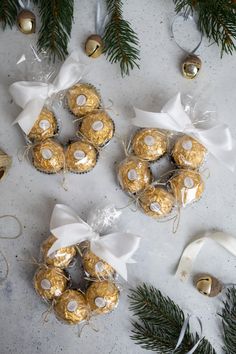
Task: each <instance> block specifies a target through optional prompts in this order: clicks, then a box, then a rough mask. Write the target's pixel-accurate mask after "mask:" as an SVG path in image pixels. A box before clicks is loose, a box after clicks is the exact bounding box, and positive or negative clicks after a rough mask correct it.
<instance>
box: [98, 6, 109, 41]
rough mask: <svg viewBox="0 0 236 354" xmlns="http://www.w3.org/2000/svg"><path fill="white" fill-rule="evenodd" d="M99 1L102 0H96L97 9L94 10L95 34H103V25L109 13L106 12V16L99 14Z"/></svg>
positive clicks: (104, 25)
mask: <svg viewBox="0 0 236 354" xmlns="http://www.w3.org/2000/svg"><path fill="white" fill-rule="evenodd" d="M101 1H102V0H98V1H97V10H96V18H95V31H96V34H98V35H99V36H101V37H102V36H103V34H104V31H105V27H106V24H107V21H108V17H109V15H108V14H107V15H106V16H102V15H101V12H102V11H101Z"/></svg>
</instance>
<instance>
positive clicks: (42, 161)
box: [32, 139, 65, 174]
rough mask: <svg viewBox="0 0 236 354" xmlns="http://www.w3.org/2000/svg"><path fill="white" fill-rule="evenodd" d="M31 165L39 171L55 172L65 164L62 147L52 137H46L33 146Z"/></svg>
mask: <svg viewBox="0 0 236 354" xmlns="http://www.w3.org/2000/svg"><path fill="white" fill-rule="evenodd" d="M32 155H33V165H34V166H35V168H36V169H37V170H39V171H41V172H45V173H49V174H51V173H57V172H59V171H60V170H62V169H63V168H64V166H65V156H64V150H63V147H62V146H61V145H60V144H59V143H57V142H56V141H54V140H52V139H46V140H44V141H42V142H40V143H38V144H36V145H35V146H34V147H33V151H32Z"/></svg>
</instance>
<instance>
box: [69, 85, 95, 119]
mask: <svg viewBox="0 0 236 354" xmlns="http://www.w3.org/2000/svg"><path fill="white" fill-rule="evenodd" d="M67 103H68V108H69V110H70V111H71V112H72V113H73V114H74V115H75V116H77V117H82V116H84V115H86V114H89V113H91V112H93V111H95V110H97V109H98V108H99V107H100V104H101V97H100V95H99V93H98V91H97V90H96V89H95V87H93V86H92V85H90V84H76V85H74V86H73V87H71V88H70V89H69V90H68V93H67Z"/></svg>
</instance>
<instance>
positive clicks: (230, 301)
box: [220, 287, 236, 354]
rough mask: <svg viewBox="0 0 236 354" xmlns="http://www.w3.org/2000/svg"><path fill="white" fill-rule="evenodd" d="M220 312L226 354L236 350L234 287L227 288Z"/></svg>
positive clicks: (235, 298)
mask: <svg viewBox="0 0 236 354" xmlns="http://www.w3.org/2000/svg"><path fill="white" fill-rule="evenodd" d="M223 304H224V308H223V310H222V313H221V314H220V316H221V318H222V325H223V339H224V348H223V349H224V351H225V353H227V354H235V352H236V288H234V287H233V288H229V289H228V290H227V293H226V301H224V303H223Z"/></svg>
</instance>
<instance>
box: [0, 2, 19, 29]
mask: <svg viewBox="0 0 236 354" xmlns="http://www.w3.org/2000/svg"><path fill="white" fill-rule="evenodd" d="M19 8H20V6H19V2H18V0H0V24H1V26H2V28H3V29H5V28H6V27H7V26H10V27H11V28H12V26H13V25H14V24H15V23H16V17H17V13H18V10H19Z"/></svg>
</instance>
